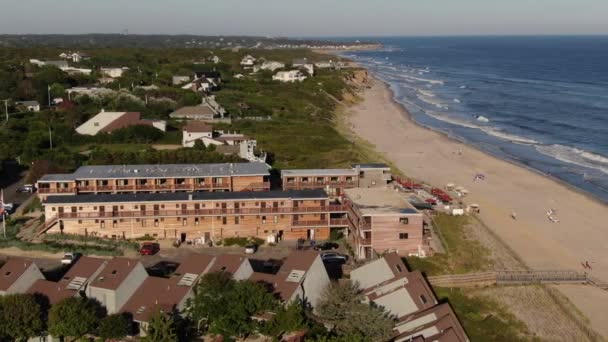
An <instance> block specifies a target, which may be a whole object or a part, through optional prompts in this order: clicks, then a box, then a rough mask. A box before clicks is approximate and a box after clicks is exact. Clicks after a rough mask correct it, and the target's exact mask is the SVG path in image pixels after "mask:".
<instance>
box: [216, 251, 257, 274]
mask: <svg viewBox="0 0 608 342" xmlns="http://www.w3.org/2000/svg"><path fill="white" fill-rule="evenodd" d="M245 262H249V259H247V258H245V257H243V256H240V255H236V254H220V255H218V256H216V257H215V260H214V261H213V264H212V265H211V267H210V268H209V270H208V271H207V272H208V273H213V272H228V273H230V274H234V273H235V272H236V271H238V270H239V268H240V267H241V265H242V264H243V263H245Z"/></svg>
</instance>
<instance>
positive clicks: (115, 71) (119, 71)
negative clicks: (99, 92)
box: [100, 67, 129, 78]
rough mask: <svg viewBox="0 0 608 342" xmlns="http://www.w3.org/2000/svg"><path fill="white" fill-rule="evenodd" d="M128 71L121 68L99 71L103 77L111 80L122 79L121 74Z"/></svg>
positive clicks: (125, 68)
mask: <svg viewBox="0 0 608 342" xmlns="http://www.w3.org/2000/svg"><path fill="white" fill-rule="evenodd" d="M127 70H129V68H127V67H122V68H101V69H100V71H101V73H102V74H103V75H105V76H108V77H111V78H119V77H122V74H123V73H124V72H125V71H127Z"/></svg>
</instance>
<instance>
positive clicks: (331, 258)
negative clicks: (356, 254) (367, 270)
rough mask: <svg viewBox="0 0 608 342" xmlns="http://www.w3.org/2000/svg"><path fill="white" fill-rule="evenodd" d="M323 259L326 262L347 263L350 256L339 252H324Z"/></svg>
mask: <svg viewBox="0 0 608 342" xmlns="http://www.w3.org/2000/svg"><path fill="white" fill-rule="evenodd" d="M321 260H323V262H326V263H345V262H346V260H348V258H347V257H346V256H344V255H342V254H338V253H331V252H329V253H323V254H321Z"/></svg>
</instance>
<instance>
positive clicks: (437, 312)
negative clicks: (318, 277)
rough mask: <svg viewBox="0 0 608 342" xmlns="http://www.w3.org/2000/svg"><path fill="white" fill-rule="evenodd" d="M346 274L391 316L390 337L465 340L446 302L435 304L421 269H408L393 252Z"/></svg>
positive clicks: (416, 339)
mask: <svg viewBox="0 0 608 342" xmlns="http://www.w3.org/2000/svg"><path fill="white" fill-rule="evenodd" d="M350 278H351V280H352V281H353V282H355V283H356V284H358V286H359V288H360V289H361V290H362V293H363V295H364V297H365V300H366V301H367V302H370V303H373V304H375V305H377V306H380V307H382V308H384V309H385V310H386V311H388V313H389V314H390V315H392V316H393V317H395V319H396V321H395V327H394V337H393V340H394V341H399V342H404V341H421V342H424V341H455V342H468V341H469V339H468V336H467V334H466V332H465V331H464V329H463V327H462V325H461V324H460V322H459V321H458V318H457V317H456V314H455V313H454V311H453V310H452V309H451V307H450V306H449V304H447V303H443V304H439V302H438V300H437V298H436V297H435V294H434V293H433V291H432V289H431V287H430V286H429V284H428V282H427V280H426V279H425V278H424V276H423V275H422V273H420V272H419V271H415V272H410V271H409V270H408V269H407V267H406V265H405V264H404V262H403V260H402V259H401V257H400V256H399V255H398V254H397V253H388V254H385V255H384V256H383V257H381V258H378V259H376V260H374V261H371V262H369V263H367V264H365V265H363V266H360V267H358V268H356V269H354V270H353V271H351V274H350Z"/></svg>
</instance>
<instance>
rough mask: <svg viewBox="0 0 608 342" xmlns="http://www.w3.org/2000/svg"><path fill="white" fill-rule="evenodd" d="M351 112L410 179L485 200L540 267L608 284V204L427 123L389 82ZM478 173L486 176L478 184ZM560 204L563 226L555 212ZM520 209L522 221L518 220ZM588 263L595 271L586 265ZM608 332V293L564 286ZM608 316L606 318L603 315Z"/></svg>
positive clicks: (506, 234)
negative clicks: (552, 217)
mask: <svg viewBox="0 0 608 342" xmlns="http://www.w3.org/2000/svg"><path fill="white" fill-rule="evenodd" d="M362 97H363V101H362V102H361V103H359V104H357V105H355V106H354V107H352V108H351V110H350V115H349V119H348V120H349V124H350V125H351V128H352V130H353V132H354V133H356V134H357V135H358V136H360V137H361V138H363V139H365V140H367V141H368V142H370V143H371V144H373V145H375V147H376V150H377V151H378V152H380V153H382V154H384V155H385V156H386V158H387V159H388V160H390V161H391V162H392V163H393V164H394V165H395V166H396V167H398V168H399V169H400V170H401V171H402V172H403V173H404V174H406V175H407V176H408V177H412V178H414V179H416V180H423V181H425V182H427V183H430V184H433V185H435V186H445V184H447V183H454V184H456V185H459V186H463V187H465V188H466V189H467V190H469V192H470V194H469V195H468V196H467V197H466V198H465V202H466V203H469V204H470V203H478V204H479V205H480V208H481V213H480V218H481V220H482V221H483V222H484V223H485V224H486V225H487V226H488V227H489V228H490V229H492V230H493V231H494V232H495V233H496V234H497V235H498V236H499V237H500V238H501V239H502V240H503V241H504V242H505V243H506V244H507V245H509V246H510V247H511V248H512V249H513V250H514V251H515V253H517V254H518V255H519V257H520V258H521V259H522V260H523V261H524V262H525V263H526V264H527V266H528V267H530V268H532V269H539V270H540V269H545V270H547V269H557V270H577V271H586V272H589V273H590V274H591V275H592V276H593V277H596V278H599V279H601V280H603V281H608V243H607V241H608V206H607V205H606V204H604V203H601V202H599V201H597V200H595V199H593V198H591V197H589V196H587V195H585V194H583V193H581V192H578V191H575V190H574V189H571V188H569V187H568V186H565V185H564V184H561V183H559V182H557V181H554V180H552V179H550V178H548V177H545V176H543V175H540V174H538V173H535V172H533V171H530V170H527V169H525V168H523V167H520V166H517V165H514V164H512V163H509V162H506V161H503V160H500V159H498V158H495V157H492V156H490V155H488V154H485V153H483V152H481V151H479V150H477V149H475V148H473V147H470V146H467V145H465V144H462V143H460V142H457V141H454V140H452V139H449V138H448V137H446V136H445V135H443V134H440V133H437V132H434V131H431V130H430V129H427V128H424V127H421V126H419V125H417V124H416V123H414V122H413V121H412V120H411V119H410V115H409V113H408V112H407V111H406V109H405V108H404V107H403V106H401V105H399V104H398V103H396V102H394V100H393V97H392V93H391V91H390V89H389V88H388V86H387V85H386V84H384V83H383V82H381V81H378V80H375V79H372V84H371V87H370V88H369V89H367V90H366V91H365V92H364V93H363V94H362ZM477 173H483V174H485V176H486V177H485V180H482V181H479V180H477V181H474V176H475V174H477ZM550 209H555V210H556V212H557V215H555V216H556V217H557V219H559V222H558V223H554V222H551V221H550V220H549V218H548V215H547V211H549V210H550ZM513 212H515V213H516V216H517V219H516V220H514V219H513V218H512V217H511V213H513ZM582 262H588V263H589V265H590V266H591V267H592V270H588V269H585V268H583V266H582V264H581V263H582ZM564 293H565V294H566V295H567V296H568V297H569V298H570V300H571V301H573V302H574V303H575V304H576V305H577V307H579V309H580V310H581V311H582V312H583V313H585V314H586V315H587V316H588V317H594V320H593V321H592V325H593V327H594V328H595V329H596V330H597V331H598V332H600V333H602V334H603V335H604V336H608V317H606V315H605V311H604V310H605V307H607V306H608V292H607V291H598V289H597V288H592V287H591V286H579V289H578V290H576V291H573V290H570V291H564ZM600 316H601V317H603V319H601V320H598V318H599V317H600Z"/></svg>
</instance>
